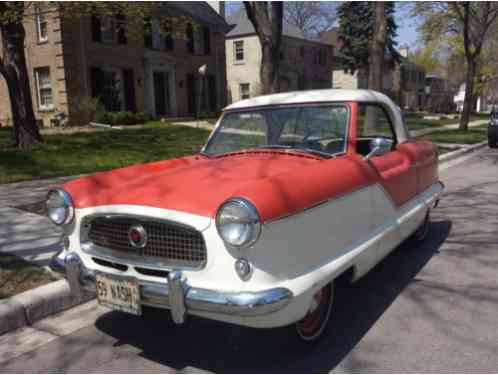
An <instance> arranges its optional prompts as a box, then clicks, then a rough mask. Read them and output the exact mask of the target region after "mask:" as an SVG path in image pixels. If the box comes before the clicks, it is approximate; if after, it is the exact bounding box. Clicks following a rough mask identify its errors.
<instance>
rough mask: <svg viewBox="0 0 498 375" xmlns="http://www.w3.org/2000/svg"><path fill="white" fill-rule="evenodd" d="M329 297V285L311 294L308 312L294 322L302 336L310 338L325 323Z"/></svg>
mask: <svg viewBox="0 0 498 375" xmlns="http://www.w3.org/2000/svg"><path fill="white" fill-rule="evenodd" d="M330 298H331V295H330V288H329V287H325V288H323V289H321V290H319V291H318V292H317V293H316V294H315V295H314V296H313V299H312V301H311V305H310V308H309V310H308V313H307V314H306V316H305V317H304V318H303V319H301V320H300V321H299V322H298V323H297V324H296V326H297V330H298V331H299V333H300V334H301V335H302V336H304V337H310V338H312V336H313V335H314V334H316V332H318V331H319V330H320V329H321V328H322V327H323V325H324V323H326V320H327V315H328V309H329V303H330Z"/></svg>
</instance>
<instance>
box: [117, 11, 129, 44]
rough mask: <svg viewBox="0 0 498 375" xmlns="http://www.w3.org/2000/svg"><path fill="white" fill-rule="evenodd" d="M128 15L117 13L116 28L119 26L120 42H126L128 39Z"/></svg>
mask: <svg viewBox="0 0 498 375" xmlns="http://www.w3.org/2000/svg"><path fill="white" fill-rule="evenodd" d="M125 24H126V17H125V16H124V14H117V15H116V28H117V33H118V43H119V44H126V43H127V39H126V25H125Z"/></svg>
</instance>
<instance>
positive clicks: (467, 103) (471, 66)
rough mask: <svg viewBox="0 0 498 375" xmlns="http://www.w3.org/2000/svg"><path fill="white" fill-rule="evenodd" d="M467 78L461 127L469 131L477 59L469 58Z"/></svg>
mask: <svg viewBox="0 0 498 375" xmlns="http://www.w3.org/2000/svg"><path fill="white" fill-rule="evenodd" d="M467 66H468V67H467V78H466V80H465V99H464V101H463V110H462V115H461V116H460V125H459V127H458V128H459V129H460V130H464V131H467V130H468V129H469V121H470V115H471V114H472V110H473V108H472V106H473V104H474V79H475V75H476V68H477V63H476V61H475V59H472V58H470V59H468V60H467Z"/></svg>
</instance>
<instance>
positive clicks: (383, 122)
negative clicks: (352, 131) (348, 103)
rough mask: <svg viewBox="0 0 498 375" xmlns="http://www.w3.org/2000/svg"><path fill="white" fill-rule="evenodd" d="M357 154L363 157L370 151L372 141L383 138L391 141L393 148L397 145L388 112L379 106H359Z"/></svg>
mask: <svg viewBox="0 0 498 375" xmlns="http://www.w3.org/2000/svg"><path fill="white" fill-rule="evenodd" d="M356 134H357V135H356V138H357V142H356V144H357V146H356V148H357V152H358V153H359V154H362V155H366V154H368V152H369V151H370V141H371V140H372V139H374V138H377V137H383V138H386V139H389V140H390V141H391V144H392V147H391V148H394V146H395V145H396V135H395V133H394V130H393V127H392V125H391V121H390V119H389V116H388V114H387V112H386V111H385V110H384V109H383V108H382V107H381V106H379V105H375V104H360V105H359V106H358V128H357V132H356Z"/></svg>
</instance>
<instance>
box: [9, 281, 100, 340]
mask: <svg viewBox="0 0 498 375" xmlns="http://www.w3.org/2000/svg"><path fill="white" fill-rule="evenodd" d="M93 298H95V294H94V293H85V294H83V296H82V297H81V298H77V297H75V296H74V295H72V294H71V289H70V288H69V284H68V282H67V281H66V280H65V279H62V280H58V281H54V282H52V283H49V284H47V285H43V286H40V287H38V288H35V289H31V290H28V291H26V292H24V293H20V294H17V295H15V296H13V297H10V298H7V299H5V300H2V301H0V335H1V334H4V333H6V332H8V331H12V330H14V329H17V328H21V327H24V326H27V325H31V324H33V323H35V322H37V321H38V320H40V319H43V318H45V317H47V316H49V315H53V314H56V313H58V312H61V311H63V310H67V309H69V308H71V307H73V306H76V305H79V304H81V303H84V302H87V301H89V300H91V299H93Z"/></svg>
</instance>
